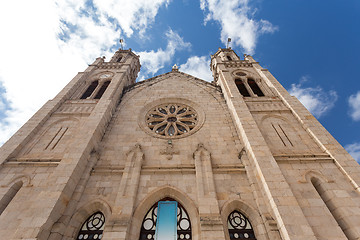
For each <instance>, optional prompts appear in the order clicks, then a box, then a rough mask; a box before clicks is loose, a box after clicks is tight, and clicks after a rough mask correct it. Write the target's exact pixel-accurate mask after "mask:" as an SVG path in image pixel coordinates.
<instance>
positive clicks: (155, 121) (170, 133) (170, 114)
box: [146, 103, 198, 137]
mask: <svg viewBox="0 0 360 240" xmlns="http://www.w3.org/2000/svg"><path fill="white" fill-rule="evenodd" d="M197 123H198V115H197V113H196V111H195V110H194V109H193V108H191V107H190V106H187V105H185V104H175V103H171V104H162V105H159V106H157V107H155V108H153V109H151V110H150V111H149V112H148V113H147V117H146V124H147V126H148V127H149V128H150V129H151V130H152V131H153V132H155V133H156V134H159V135H162V136H166V137H176V136H180V135H186V133H188V132H190V131H191V130H193V129H194V127H195V126H196V124H197Z"/></svg>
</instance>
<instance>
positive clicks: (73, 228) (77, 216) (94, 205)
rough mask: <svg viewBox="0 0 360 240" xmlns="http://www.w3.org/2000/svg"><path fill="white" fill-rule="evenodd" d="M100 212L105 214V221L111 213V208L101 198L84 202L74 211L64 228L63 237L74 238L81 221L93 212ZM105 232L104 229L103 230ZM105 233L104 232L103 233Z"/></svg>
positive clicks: (81, 223)
mask: <svg viewBox="0 0 360 240" xmlns="http://www.w3.org/2000/svg"><path fill="white" fill-rule="evenodd" d="M96 212H102V213H103V214H104V216H105V227H106V223H107V222H108V220H109V219H110V216H111V214H112V208H111V207H110V205H109V203H108V202H107V201H105V200H103V199H95V200H93V201H91V202H89V203H87V204H84V205H83V206H81V207H80V208H78V210H77V211H76V212H75V213H74V215H73V216H72V217H71V219H70V222H69V224H68V226H67V228H66V232H65V234H64V238H63V239H75V238H76V236H77V234H78V232H79V230H80V228H81V226H82V225H83V223H84V222H85V221H86V220H87V219H88V218H89V217H90V216H91V215H92V214H94V213H96ZM104 233H105V231H104ZM105 234H106V233H105Z"/></svg>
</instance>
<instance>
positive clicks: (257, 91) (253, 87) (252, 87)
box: [247, 78, 265, 97]
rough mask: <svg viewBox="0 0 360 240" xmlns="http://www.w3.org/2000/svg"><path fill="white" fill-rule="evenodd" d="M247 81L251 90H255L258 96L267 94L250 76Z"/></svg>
mask: <svg viewBox="0 0 360 240" xmlns="http://www.w3.org/2000/svg"><path fill="white" fill-rule="evenodd" d="M247 82H248V84H249V86H250V88H251V90H252V91H253V93H255V94H256V95H257V96H259V97H263V96H265V95H264V93H263V92H262V91H261V89H260V87H259V86H258V85H257V83H256V82H255V80H254V79H251V78H249V79H248V80H247Z"/></svg>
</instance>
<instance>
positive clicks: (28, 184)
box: [1, 175, 32, 187]
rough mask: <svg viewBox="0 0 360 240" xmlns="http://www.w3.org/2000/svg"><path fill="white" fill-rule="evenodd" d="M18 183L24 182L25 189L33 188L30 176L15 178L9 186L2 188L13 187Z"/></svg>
mask: <svg viewBox="0 0 360 240" xmlns="http://www.w3.org/2000/svg"><path fill="white" fill-rule="evenodd" d="M17 182H22V183H23V186H24V187H32V184H31V177H30V176H29V175H19V176H15V177H13V178H12V179H11V180H10V181H9V182H8V183H7V184H5V185H2V186H1V187H11V186H12V185H13V184H15V183H17Z"/></svg>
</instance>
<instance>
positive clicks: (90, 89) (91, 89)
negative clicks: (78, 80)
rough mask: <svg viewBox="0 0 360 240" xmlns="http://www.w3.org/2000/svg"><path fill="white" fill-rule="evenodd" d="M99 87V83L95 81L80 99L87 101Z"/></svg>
mask: <svg viewBox="0 0 360 240" xmlns="http://www.w3.org/2000/svg"><path fill="white" fill-rule="evenodd" d="M98 85H99V81H97V80H96V81H93V82H92V83H91V84H90V86H89V87H88V88H87V89H86V91H85V92H84V94H83V95H82V96H81V98H80V99H87V98H88V97H90V96H91V94H92V93H93V92H94V91H95V89H96V87H97V86H98Z"/></svg>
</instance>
